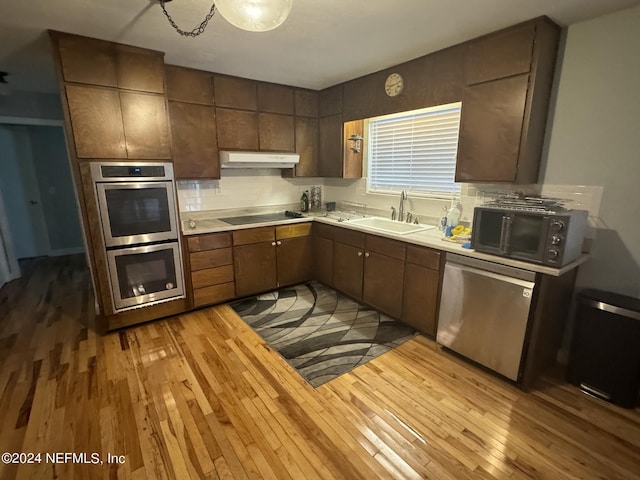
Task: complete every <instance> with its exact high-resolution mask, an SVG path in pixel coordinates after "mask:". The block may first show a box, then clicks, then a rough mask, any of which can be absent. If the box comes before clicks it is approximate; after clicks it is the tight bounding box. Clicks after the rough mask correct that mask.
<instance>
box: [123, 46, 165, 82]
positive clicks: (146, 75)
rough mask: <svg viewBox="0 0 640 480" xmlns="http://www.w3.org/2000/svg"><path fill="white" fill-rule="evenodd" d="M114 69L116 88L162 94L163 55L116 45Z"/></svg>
mask: <svg viewBox="0 0 640 480" xmlns="http://www.w3.org/2000/svg"><path fill="white" fill-rule="evenodd" d="M116 67H117V72H118V88H122V89H126V90H136V91H139V92H151V93H164V53H162V52H156V51H153V50H146V49H142V48H137V47H130V46H127V45H117V46H116Z"/></svg>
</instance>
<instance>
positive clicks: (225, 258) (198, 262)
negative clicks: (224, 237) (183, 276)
mask: <svg viewBox="0 0 640 480" xmlns="http://www.w3.org/2000/svg"><path fill="white" fill-rule="evenodd" d="M189 260H190V263H191V271H192V272H193V271H196V270H203V269H205V268H213V267H221V266H223V265H231V264H233V253H232V250H231V248H219V249H217V250H205V251H204V252H196V253H192V254H191V255H189Z"/></svg>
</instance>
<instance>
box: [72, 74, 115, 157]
mask: <svg viewBox="0 0 640 480" xmlns="http://www.w3.org/2000/svg"><path fill="white" fill-rule="evenodd" d="M65 89H66V93H67V101H68V104H69V116H70V120H71V127H72V128H73V140H74V143H75V147H76V155H77V157H78V158H114V159H115V158H119V159H125V158H127V150H126V147H125V139H124V127H123V124H122V111H121V110H120V98H119V96H118V91H117V90H114V89H108V88H99V87H89V86H80V85H67V86H66V87H65Z"/></svg>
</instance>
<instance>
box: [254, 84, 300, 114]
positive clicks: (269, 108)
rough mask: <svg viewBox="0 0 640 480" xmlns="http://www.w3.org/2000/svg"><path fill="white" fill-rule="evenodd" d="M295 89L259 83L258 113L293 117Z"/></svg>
mask: <svg viewBox="0 0 640 480" xmlns="http://www.w3.org/2000/svg"><path fill="white" fill-rule="evenodd" d="M293 105H294V104H293V88H291V87H287V86H286V85H277V84H274V83H262V82H259V83H258V111H260V112H269V113H282V114H285V115H293V112H294V106H293Z"/></svg>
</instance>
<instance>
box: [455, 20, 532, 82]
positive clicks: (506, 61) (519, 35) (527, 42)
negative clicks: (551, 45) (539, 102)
mask: <svg viewBox="0 0 640 480" xmlns="http://www.w3.org/2000/svg"><path fill="white" fill-rule="evenodd" d="M535 35H536V25H535V23H527V24H525V25H518V26H516V27H513V28H508V29H506V30H501V31H500V32H497V33H492V34H489V35H485V36H483V37H480V38H476V39H475V40H473V41H472V42H469V44H468V47H467V61H466V69H465V74H466V78H467V84H469V85H473V84H475V83H481V82H487V81H489V80H496V79H498V78H505V77H509V76H511V75H519V74H521V73H528V72H529V71H530V70H531V61H532V58H533V42H534V39H535Z"/></svg>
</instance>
